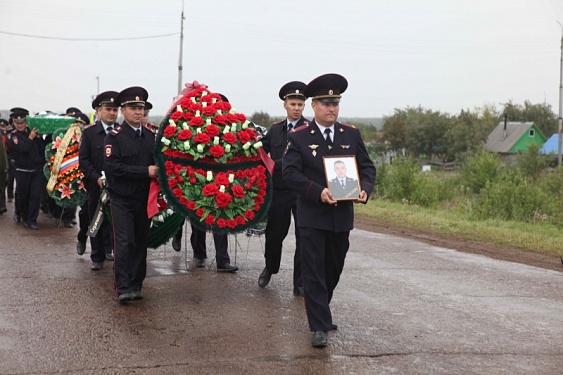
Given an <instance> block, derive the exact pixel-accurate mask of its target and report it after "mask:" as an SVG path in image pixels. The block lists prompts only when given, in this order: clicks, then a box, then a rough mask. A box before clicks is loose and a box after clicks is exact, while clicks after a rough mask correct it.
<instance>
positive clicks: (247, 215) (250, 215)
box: [244, 210, 254, 221]
mask: <svg viewBox="0 0 563 375" xmlns="http://www.w3.org/2000/svg"><path fill="white" fill-rule="evenodd" d="M244 217H245V218H246V219H247V220H249V221H250V220H252V219H254V212H252V211H250V210H246V211H244Z"/></svg>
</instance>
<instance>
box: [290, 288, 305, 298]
mask: <svg viewBox="0 0 563 375" xmlns="http://www.w3.org/2000/svg"><path fill="white" fill-rule="evenodd" d="M293 295H294V296H304V295H305V291H304V289H303V287H302V286H294V287H293Z"/></svg>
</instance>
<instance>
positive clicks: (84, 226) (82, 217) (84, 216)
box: [76, 201, 111, 243]
mask: <svg viewBox="0 0 563 375" xmlns="http://www.w3.org/2000/svg"><path fill="white" fill-rule="evenodd" d="M89 225H90V218H89V217H88V201H86V202H85V203H84V204H83V205H82V206H80V210H79V211H78V233H77V234H76V239H77V240H78V242H82V243H85V242H86V240H87V239H88V235H87V232H88V226H89ZM110 240H111V239H110Z"/></svg>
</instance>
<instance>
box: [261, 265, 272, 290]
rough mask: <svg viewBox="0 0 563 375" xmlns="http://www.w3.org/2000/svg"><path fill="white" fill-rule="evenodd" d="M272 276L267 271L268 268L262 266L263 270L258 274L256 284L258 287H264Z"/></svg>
mask: <svg viewBox="0 0 563 375" xmlns="http://www.w3.org/2000/svg"><path fill="white" fill-rule="evenodd" d="M271 278H272V273H271V272H270V271H268V268H266V267H264V270H263V271H262V273H261V274H260V276H258V286H259V287H260V288H265V287H266V285H268V284H269V283H270V279H271Z"/></svg>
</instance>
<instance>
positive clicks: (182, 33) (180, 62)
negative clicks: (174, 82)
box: [178, 0, 184, 94]
mask: <svg viewBox="0 0 563 375" xmlns="http://www.w3.org/2000/svg"><path fill="white" fill-rule="evenodd" d="M183 50H184V1H183V0H182V18H181V20H180V59H179V61H178V94H179V93H180V92H181V91H182V51H183Z"/></svg>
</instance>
